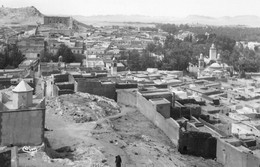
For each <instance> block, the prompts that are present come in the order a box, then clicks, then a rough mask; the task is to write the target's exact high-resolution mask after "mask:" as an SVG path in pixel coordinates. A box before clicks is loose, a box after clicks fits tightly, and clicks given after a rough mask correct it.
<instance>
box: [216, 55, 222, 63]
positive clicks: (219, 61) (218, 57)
mask: <svg viewBox="0 0 260 167" xmlns="http://www.w3.org/2000/svg"><path fill="white" fill-rule="evenodd" d="M217 63H218V64H221V58H220V54H218V56H217Z"/></svg>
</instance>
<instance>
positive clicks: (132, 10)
mask: <svg viewBox="0 0 260 167" xmlns="http://www.w3.org/2000/svg"><path fill="white" fill-rule="evenodd" d="M0 5H3V6H4V7H12V8H17V7H26V6H35V7H36V8H37V9H38V10H39V11H40V12H41V13H43V14H45V15H60V14H63V15H83V16H91V15H114V14H123V15H146V16H171V17H186V16H188V15H202V16H210V17H222V16H238V15H256V16H260V0H0Z"/></svg>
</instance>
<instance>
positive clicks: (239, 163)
mask: <svg viewBox="0 0 260 167" xmlns="http://www.w3.org/2000/svg"><path fill="white" fill-rule="evenodd" d="M242 147H243V146H239V147H235V146H233V145H231V144H230V143H227V142H225V141H224V139H221V138H218V140H217V162H219V163H221V164H223V165H224V167H258V166H260V159H259V157H257V155H254V154H253V152H251V153H250V150H249V149H247V148H245V147H243V149H241V148H242Z"/></svg>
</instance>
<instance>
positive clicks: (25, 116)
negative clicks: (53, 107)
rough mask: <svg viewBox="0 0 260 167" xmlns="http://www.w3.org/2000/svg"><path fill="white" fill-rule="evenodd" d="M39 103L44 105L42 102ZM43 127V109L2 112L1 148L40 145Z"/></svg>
mask: <svg viewBox="0 0 260 167" xmlns="http://www.w3.org/2000/svg"><path fill="white" fill-rule="evenodd" d="M41 103H44V100H43V101H42V102H41ZM38 106H40V107H43V106H44V105H43V104H39V105H38ZM44 126H45V108H32V109H25V110H9V111H2V112H0V143H1V145H3V146H10V145H15V146H28V145H40V144H41V143H42V142H43V138H44Z"/></svg>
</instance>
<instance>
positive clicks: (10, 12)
mask: <svg viewBox="0 0 260 167" xmlns="http://www.w3.org/2000/svg"><path fill="white" fill-rule="evenodd" d="M62 16H66V15H62ZM43 17H44V14H42V13H41V12H40V11H39V10H38V9H37V8H35V7H34V6H31V7H24V8H7V7H0V25H4V24H18V25H19V24H21V25H29V24H30V25H32V24H33V25H36V24H37V22H39V23H43ZM72 17H73V18H74V19H75V20H77V21H79V22H82V23H85V24H87V25H89V24H95V23H98V22H111V23H116V22H121V23H124V22H140V23H174V24H186V23H187V24H203V25H215V26H235V25H245V26H249V27H260V17H259V16H254V15H242V16H234V17H229V16H224V17H218V18H216V17H208V16H200V15H189V16H187V17H185V18H177V17H170V16H144V15H95V16H81V15H74V16H72Z"/></svg>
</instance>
